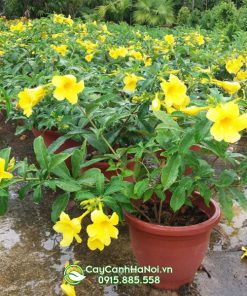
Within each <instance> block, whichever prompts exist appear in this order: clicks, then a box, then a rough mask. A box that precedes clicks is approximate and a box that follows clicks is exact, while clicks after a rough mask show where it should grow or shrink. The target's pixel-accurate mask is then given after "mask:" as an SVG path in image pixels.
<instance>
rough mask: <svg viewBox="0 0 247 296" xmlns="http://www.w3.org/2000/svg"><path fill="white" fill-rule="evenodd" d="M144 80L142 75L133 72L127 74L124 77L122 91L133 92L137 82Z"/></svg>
mask: <svg viewBox="0 0 247 296" xmlns="http://www.w3.org/2000/svg"><path fill="white" fill-rule="evenodd" d="M139 80H145V79H144V78H143V77H140V76H136V75H135V74H128V75H127V76H125V77H124V80H123V81H124V89H123V90H124V91H128V92H133V91H135V89H136V85H137V82H138V81H139Z"/></svg>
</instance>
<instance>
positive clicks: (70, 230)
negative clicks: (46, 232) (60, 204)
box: [53, 212, 83, 247]
mask: <svg viewBox="0 0 247 296" xmlns="http://www.w3.org/2000/svg"><path fill="white" fill-rule="evenodd" d="M82 218H83V215H82V216H80V217H78V218H73V219H72V220H71V219H70V217H69V215H67V214H66V213H64V212H62V213H61V214H60V220H59V221H57V222H56V224H55V225H54V226H53V229H54V230H55V231H56V232H59V233H62V235H63V239H62V240H61V242H60V246H61V247H68V246H69V245H70V244H71V243H72V241H73V239H74V238H75V240H76V241H77V242H78V243H81V242H82V240H81V238H80V236H79V235H78V233H80V231H81V220H82Z"/></svg>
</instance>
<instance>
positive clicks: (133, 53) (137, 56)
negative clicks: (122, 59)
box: [130, 50, 143, 61]
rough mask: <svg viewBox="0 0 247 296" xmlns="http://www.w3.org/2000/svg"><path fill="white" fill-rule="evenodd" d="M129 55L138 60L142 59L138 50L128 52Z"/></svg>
mask: <svg viewBox="0 0 247 296" xmlns="http://www.w3.org/2000/svg"><path fill="white" fill-rule="evenodd" d="M130 56H131V57H133V58H135V59H137V60H139V61H142V59H143V57H142V54H141V53H140V52H139V51H135V50H132V51H131V52H130Z"/></svg>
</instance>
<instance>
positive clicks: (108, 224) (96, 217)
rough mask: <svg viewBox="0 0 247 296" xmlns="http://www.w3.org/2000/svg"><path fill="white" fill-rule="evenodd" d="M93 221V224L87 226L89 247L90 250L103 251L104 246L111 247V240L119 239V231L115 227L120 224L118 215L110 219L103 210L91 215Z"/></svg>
mask: <svg viewBox="0 0 247 296" xmlns="http://www.w3.org/2000/svg"><path fill="white" fill-rule="evenodd" d="M91 220H92V222H93V224H90V225H88V226H87V234H88V236H89V239H88V247H89V249H90V250H95V249H99V250H101V251H102V250H103V249H104V246H109V245H110V243H111V238H115V239H117V238H118V229H117V228H116V227H115V225H117V224H118V222H119V217H118V215H117V213H115V212H114V213H113V214H112V216H111V217H110V218H109V217H108V216H106V215H105V214H104V213H103V211H102V209H101V210H94V211H93V212H92V213H91Z"/></svg>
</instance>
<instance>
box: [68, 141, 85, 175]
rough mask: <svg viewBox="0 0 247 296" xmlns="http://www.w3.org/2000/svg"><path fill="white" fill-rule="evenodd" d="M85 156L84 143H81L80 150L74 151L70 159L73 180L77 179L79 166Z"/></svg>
mask: <svg viewBox="0 0 247 296" xmlns="http://www.w3.org/2000/svg"><path fill="white" fill-rule="evenodd" d="M86 155H87V148H86V141H85V142H84V143H83V147H82V149H80V150H79V149H76V150H75V151H74V152H73V154H72V157H71V165H72V176H73V177H74V178H78V176H79V175H80V166H81V164H82V163H83V161H84V160H85V158H86Z"/></svg>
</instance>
